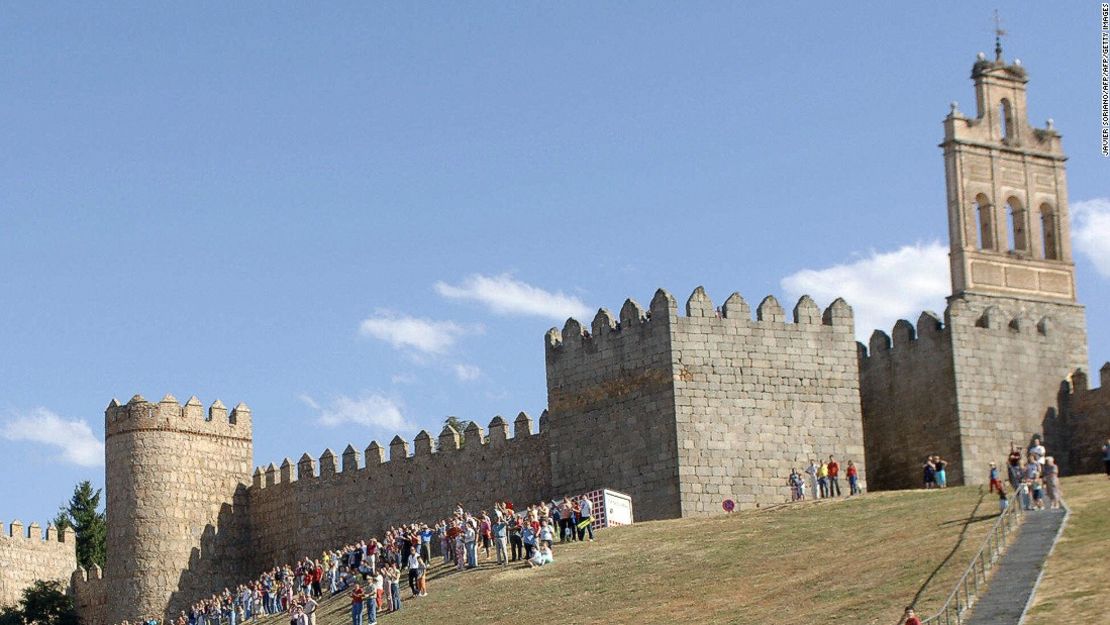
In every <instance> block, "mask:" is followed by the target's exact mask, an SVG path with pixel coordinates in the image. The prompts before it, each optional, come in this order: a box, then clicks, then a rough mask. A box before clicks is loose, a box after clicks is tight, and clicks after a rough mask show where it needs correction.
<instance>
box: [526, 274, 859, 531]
mask: <svg viewBox="0 0 1110 625" xmlns="http://www.w3.org/2000/svg"><path fill="white" fill-rule="evenodd" d="M546 343H547V350H546V351H547V372H548V404H549V407H550V410H551V431H552V440H553V441H558V443H559V444H558V445H556V446H554V448H553V449H552V464H553V468H552V471H553V480H554V485H555V487H556V490H559V489H566V490H571V491H574V490H579V489H583V488H587V487H593V486H592V485H600V486H608V487H611V488H615V489H617V490H623V491H626V492H629V493H630V494H631V495H632V496H633V501H634V502H635V507H636V518H637V519H655V518H671V517H675V516H680V515H681V516H689V515H702V514H710V513H714V512H717V511H719V510H721V504H722V502H723V501H724V500H725V499H733V500H735V501H736V502H737V503H738V504H739V506H740V507H741V508H744V507H755V506H756V505H763V504H768V503H779V502H782V501H785V500H786V499H787V498H788V495H789V493H788V491H787V489H786V488H785V487H784V486H783V485H784V484H785V479H786V476H787V475H788V474H789V472H790V468H791V467H796V468H798V469H801V468H802V467H803V465H804V463H805V462H807V461H808V460H809V459H810V458H814V459H816V458H817V457H818V456H821V457H828V455H829V454H835V455H836V456H838V458H839V460H840V461H841V463H843V464H846V462H847V460H849V459H851V460H854V461H855V462H856V464H857V466H858V467H859V469H860V472H861V475H863V472H864V462H863V433H862V429H861V426H860V404H859V386H858V377H857V376H858V374H857V369H856V351H855V343H854V340H853V339H852V314H851V309H850V308H849V307H848V306H847V304H845V303H844V302H843V301H842V300H837V302H834V304H833V305H832V306H830V307H829V308H828V309H827V310H826V311H825V312H824V314H822V311H821V310H820V309H818V308H817V306H816V304H814V303H813V301H812V300H811V299H810V298H808V297H803V298H802V299H801V300H800V301H799V302H798V305H797V306H796V307H795V309H794V315H793V321H792V322H788V321H787V317H786V314H785V312H784V311H783V310H782V307H781V306H779V304H778V302H777V301H776V300H775V299H774V298H773V297H768V298H766V299H764V301H763V303H762V304H761V305H760V306H759V308H758V310H757V314H756V318H755V319H754V320H753V319H752V318H751V311H750V309H749V307H748V305H747V303H745V302H744V300H743V298H741V297H740V295H738V294H733V295H732V296H731V297H729V298H728V300H727V301H726V302H725V304H724V306H722V308H721V309H720V310H717V309H716V308H715V307H714V306H713V303H712V302H711V301H710V300H709V297H708V296H707V295H706V294H705V291H704V289H702V288H701V287H699V288H698V289H696V290H695V291H694V293H693V294H692V295H691V296H690V299H689V301H688V302H687V304H686V316H685V317H683V316H680V315H679V314H678V305H677V303H676V302H675V299H674V297H672V296H671V295H670V294H669V293H667V292H666V291H664V290H659V291H657V292H656V294H655V297H654V298H653V299H652V302H651V306H650V308H649V310H648V311H647V312H645V311H643V310H642V309H641V308H640V306H639V305H638V304H636V302H634V301H633V300H627V301H626V302H625V304H624V306H623V307H622V309H621V313H620V320H619V322H618V321H617V320H616V319H614V318H613V316H612V314H611V313H609V312H608V311H607V310H605V309H602V310H600V311H598V313H597V315H596V316H595V317H594V320H593V323H592V324H591V329H590V331H589V332H585V331H584V330H583V329H582V327H581V324H579V323H578V322H577V321H575V320H573V319H572V320H569V321H568V322H567V324H566V325H565V326H564V327H563V330H562V332H559V331H558V330H551V331H549V332H548V335H547V342H546Z"/></svg>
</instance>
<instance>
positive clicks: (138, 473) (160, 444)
mask: <svg viewBox="0 0 1110 625" xmlns="http://www.w3.org/2000/svg"><path fill="white" fill-rule="evenodd" d="M104 422H105V427H104V430H105V456H106V467H107V480H106V484H105V486H106V488H105V490H106V491H107V496H108V505H107V511H108V519H109V522H108V566H107V568H106V570H105V571H104V573H105V577H106V580H105V583H106V586H107V587H108V588H110V589H111V592H110V593H109V594H108V600H107V607H106V614H107V617H106V618H107V622H110V623H118V622H120V621H123V620H132V621H133V620H135V619H136V618H137V617H143V616H148V615H159V616H162V615H166V614H176V613H177V611H179V610H181V609H183V608H184V607H185V606H186V605H188V604H190V603H192V602H193V601H196V599H197V598H198V597H201V596H204V595H206V594H210V593H212V592H213V591H214V590H215V589H217V588H223V587H224V586H225V585H228V584H232V583H235V582H238V581H240V580H242V579H244V578H245V575H246V573H247V571H248V570H249V569H247V568H246V564H247V556H248V554H249V545H250V525H249V523H250V518H249V515H248V514H247V503H248V498H247V487H248V486H249V485H250V479H251V476H250V471H251V460H252V447H253V442H252V438H251V414H250V409H248V408H247V407H246V405H244V404H239V405H238V406H236V407H235V409H234V410H232V411H230V412H228V410H227V408H225V407H224V405H223V404H222V403H220V402H219V401H216V402H215V403H214V404H212V406H211V407H210V408H209V409H208V411H207V412H205V410H204V408H203V407H202V406H201V404H200V401H199V400H197V399H196V398H195V397H193V398H191V399H190V400H189V401H188V402H187V403H186V404H185V405H184V406H182V405H181V404H179V403H178V402H177V400H176V399H174V398H173V397H172V396H170V395H167V396H166V397H164V398H163V399H162V400H161V401H160V402H158V403H156V404H155V403H151V402H148V401H146V400H145V399H143V398H142V397H141V396H139V395H136V396H135V397H133V398H131V401H129V402H127V404H126V405H120V404H119V402H117V401H115V400H112V403H111V404H109V406H108V408H107V410H106V411H105V414H104Z"/></svg>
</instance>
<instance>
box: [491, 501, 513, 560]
mask: <svg viewBox="0 0 1110 625" xmlns="http://www.w3.org/2000/svg"><path fill="white" fill-rule="evenodd" d="M508 539H509V526H508V524H507V523H505V519H504V518H503V517H502V516H501V513H500V512H498V513H497V520H495V521H494V523H493V542H494V545H496V547H497V563H498V564H500V565H502V566H507V565H508V564H509V554H508Z"/></svg>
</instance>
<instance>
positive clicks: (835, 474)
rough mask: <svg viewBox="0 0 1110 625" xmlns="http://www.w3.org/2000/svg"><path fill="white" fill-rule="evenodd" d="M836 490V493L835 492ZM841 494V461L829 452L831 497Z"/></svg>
mask: <svg viewBox="0 0 1110 625" xmlns="http://www.w3.org/2000/svg"><path fill="white" fill-rule="evenodd" d="M834 491H835V492H836V494H835V495H834V494H833V492H834ZM839 496H840V463H838V462H837V461H836V458H833V457H832V454H829V497H839Z"/></svg>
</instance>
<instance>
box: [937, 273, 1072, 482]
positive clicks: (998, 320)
mask: <svg viewBox="0 0 1110 625" xmlns="http://www.w3.org/2000/svg"><path fill="white" fill-rule="evenodd" d="M947 317H948V320H949V323H950V326H951V333H952V358H953V368H954V373H955V380H956V397H957V401H958V402H959V417H960V438H961V458H960V460H961V464H962V470H963V472H964V476H965V480H964V483H967V484H982V483H985V482H986V481H987V477H988V468H989V463H991V462H999V460H1000V459H1001V458H1005V457H1006V454H1007V453H1008V452H1009V450H1010V444H1011V442H1012V443H1015V444H1018V445H1022V446H1024V445H1027V444H1028V443H1029V440H1030V438H1031V437H1032V436H1033V435H1034V434H1041V435H1042V436H1043V437H1044V443H1045V447H1046V448H1048V449H1049V450H1050V451H1051V450H1057V449H1061V448H1062V446H1063V445H1064V444H1065V443H1064V441H1063V440H1062V439H1061V438H1060V437H1059V436H1058V435H1055V436H1054V433H1056V432H1058V431H1059V427H1058V425H1057V424H1056V422H1055V421H1056V418H1057V414H1058V409H1057V406H1058V403H1059V395H1060V383H1061V382H1062V381H1064V380H1066V379H1068V377H1069V376H1070V375H1071V373H1072V372H1073V371H1075V370H1077V369H1085V368H1086V367H1087V325H1086V319H1085V316H1084V310H1083V307H1082V306H1080V305H1078V304H1072V303H1055V302H1042V301H1037V300H1033V299H1013V298H1006V297H994V296H987V295H973V294H964V295H962V296H960V297H953V298H950V301H949V306H948V314H947Z"/></svg>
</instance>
